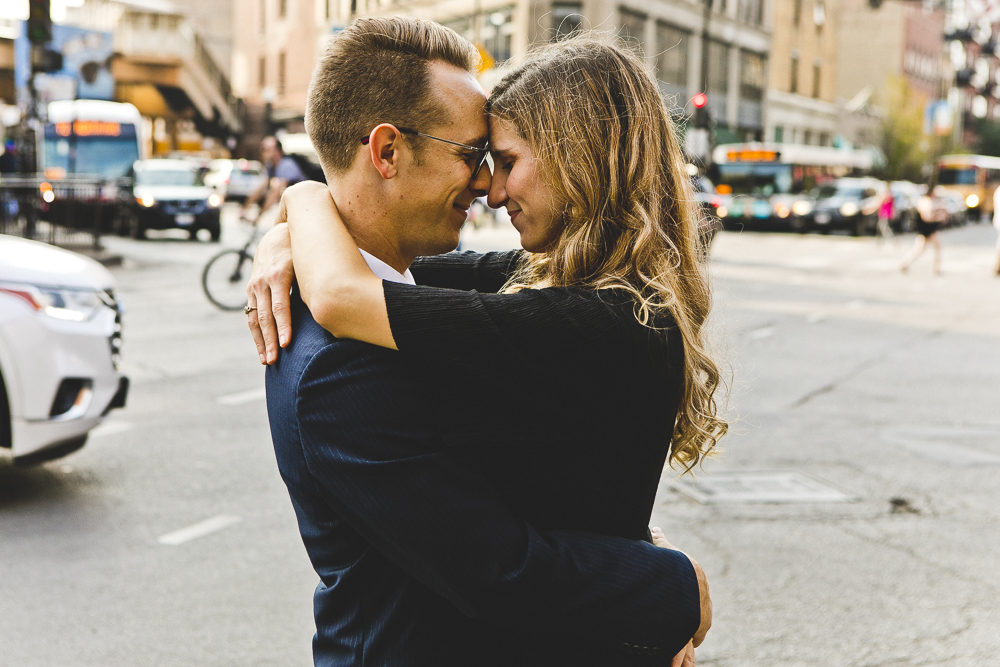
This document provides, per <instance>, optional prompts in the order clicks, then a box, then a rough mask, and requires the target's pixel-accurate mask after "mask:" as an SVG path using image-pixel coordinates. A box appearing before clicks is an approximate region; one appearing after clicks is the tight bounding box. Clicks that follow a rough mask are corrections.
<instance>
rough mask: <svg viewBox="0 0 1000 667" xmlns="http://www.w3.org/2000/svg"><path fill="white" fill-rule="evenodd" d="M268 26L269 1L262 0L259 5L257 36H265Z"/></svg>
mask: <svg viewBox="0 0 1000 667" xmlns="http://www.w3.org/2000/svg"><path fill="white" fill-rule="evenodd" d="M266 24H267V0H260V3H259V4H258V5H257V34H258V35H263V34H264V29H265V26H266Z"/></svg>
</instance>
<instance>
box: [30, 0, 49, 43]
mask: <svg viewBox="0 0 1000 667" xmlns="http://www.w3.org/2000/svg"><path fill="white" fill-rule="evenodd" d="M28 41H29V42H31V43H32V44H35V45H39V44H47V43H49V42H51V41H52V13H51V11H50V0H29V3H28Z"/></svg>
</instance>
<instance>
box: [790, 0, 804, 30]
mask: <svg viewBox="0 0 1000 667" xmlns="http://www.w3.org/2000/svg"><path fill="white" fill-rule="evenodd" d="M801 21H802V0H795V4H794V5H792V23H794V24H795V25H796V27H798V25H799V22H801Z"/></svg>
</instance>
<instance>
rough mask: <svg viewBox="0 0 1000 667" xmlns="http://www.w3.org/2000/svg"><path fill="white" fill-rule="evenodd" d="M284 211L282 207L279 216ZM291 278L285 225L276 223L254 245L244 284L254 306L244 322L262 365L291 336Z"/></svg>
mask: <svg viewBox="0 0 1000 667" xmlns="http://www.w3.org/2000/svg"><path fill="white" fill-rule="evenodd" d="M283 214H284V206H282V207H281V210H280V212H279V217H283ZM294 278H295V270H294V267H293V266H292V242H291V239H290V237H289V234H288V225H275V226H274V228H273V229H271V230H270V231H269V232H268V233H267V234H265V235H264V237H263V238H262V239H261V240H260V243H259V244H258V245H257V251H256V252H255V253H254V259H253V272H252V273H251V274H250V282H249V283H248V284H247V304H248V305H249V306H251V307H256V308H257V310H252V311H250V313H249V315H247V325H248V326H249V327H250V333H251V335H253V340H254V343H256V345H257V354H259V355H260V363H262V364H273V363H274V362H275V361H277V359H278V346H279V345H280V346H281V347H285V346H286V345H288V341H290V340H291V339H292V315H291V312H290V310H289V308H290V303H289V298H288V293H289V291H290V290H291V288H292V280H294Z"/></svg>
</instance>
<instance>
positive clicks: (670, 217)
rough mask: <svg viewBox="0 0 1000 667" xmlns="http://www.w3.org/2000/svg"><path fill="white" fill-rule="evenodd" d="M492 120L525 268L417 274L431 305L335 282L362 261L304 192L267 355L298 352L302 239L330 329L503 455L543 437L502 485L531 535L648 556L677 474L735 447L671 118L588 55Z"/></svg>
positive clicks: (391, 288) (648, 94)
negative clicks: (414, 375) (366, 349)
mask: <svg viewBox="0 0 1000 667" xmlns="http://www.w3.org/2000/svg"><path fill="white" fill-rule="evenodd" d="M487 110H488V115H489V119H490V150H491V153H492V156H493V163H494V171H493V174H492V182H491V186H490V191H489V197H488V201H489V204H490V206H492V207H493V208H499V207H500V206H504V207H506V209H507V211H508V213H509V214H510V217H511V222H512V224H513V225H514V227H515V228H516V229H517V230H518V232H519V233H520V237H521V244H522V246H523V248H524V250H523V251H514V252H508V253H488V254H485V255H480V254H475V253H451V254H448V255H442V256H438V257H430V258H420V259H418V260H417V261H416V262H415V263H414V264H413V265H412V266H411V270H412V274H413V276H414V278H415V279H416V282H417V283H418V284H417V285H407V284H402V283H393V282H388V281H386V282H382V281H379V279H378V278H376V277H375V276H374V274H372V273H371V272H370V271H367V270H356V267H357V265H356V264H352V266H351V267H346V266H342V265H339V264H338V263H336V262H333V263H331V261H330V258H331V257H333V256H338V255H339V256H341V257H344V256H346V255H345V254H344V253H346V252H353V253H357V249H356V246H355V245H353V241H352V239H351V236H350V234H349V233H347V231H346V229H345V228H344V227H343V226H342V225H341V224H340V218H339V215H338V212H337V208H336V205H335V204H334V202H333V200H332V199H331V197H330V195H329V193H328V192H326V191H325V189H324V188H321V187H319V186H315V185H312V186H305V184H303V185H299V186H295V187H293V188H290V189H289V190H288V191H287V192H286V194H285V200H284V211H285V212H286V215H287V222H288V225H287V231H286V230H285V229H277V230H276V231H274V232H271V233H269V234H270V235H272V238H269V239H268V240H267V241H266V242H264V243H262V249H261V251H260V252H259V253H258V260H257V264H258V267H255V278H254V279H253V280H252V281H251V285H250V287H249V288H248V291H249V293H250V299H251V304H254V305H256V306H257V307H258V308H260V309H261V310H262V311H264V312H265V313H268V316H267V317H265V318H264V320H265V322H264V324H265V326H264V331H261V329H260V328H259V326H258V324H257V323H258V318H256V317H253V316H251V318H250V321H251V329H252V330H253V333H254V337H255V340H256V341H257V344H258V350H259V351H260V353H261V358H262V360H265V361H266V362H267V363H271V362H273V361H274V360H275V359H276V357H277V354H276V352H277V338H278V335H277V333H276V332H280V335H281V344H282V345H286V344H287V343H288V342H289V336H290V335H291V332H290V330H289V323H288V321H287V318H284V319H283V320H282V321H280V322H278V323H277V328H275V325H274V323H273V322H271V320H270V315H269V313H270V310H271V308H270V301H271V299H275V300H276V301H277V299H278V296H275V295H281V294H287V292H288V289H287V288H288V286H289V285H290V284H291V276H292V267H291V266H290V265H289V264H288V263H287V261H286V260H284V259H283V258H284V257H285V256H286V253H287V250H288V244H289V238H290V248H291V258H292V261H293V262H294V272H295V275H296V276H297V278H298V288H299V292H300V295H301V297H302V299H303V301H304V302H305V303H306V304H307V305H308V307H309V309H310V311H311V312H312V314H313V317H314V318H315V319H316V321H317V322H318V323H319V324H320V325H322V326H323V327H324V328H326V329H327V330H329V331H330V332H331V333H333V334H334V335H336V336H337V337H341V338H353V339H356V340H361V341H366V342H369V343H373V344H375V345H381V346H383V347H388V348H392V349H397V350H398V351H399V353H400V355H402V358H404V359H405V360H407V361H408V362H412V363H415V364H418V365H421V364H422V365H425V366H426V367H427V368H428V369H433V371H434V376H435V377H437V378H439V379H440V380H441V383H442V385H445V386H448V387H450V390H451V395H452V396H454V400H455V414H456V418H461V415H463V414H465V412H466V411H469V412H470V413H472V414H476V415H482V414H483V413H484V407H483V406H487V407H486V408H485V410H487V411H488V412H493V413H502V415H503V419H502V420H500V419H492V420H490V421H489V423H488V424H482V425H481V429H482V430H484V431H485V430H488V431H489V433H488V434H487V433H484V435H488V436H489V438H490V441H491V442H499V443H508V444H504V445H502V446H503V447H510V448H518V447H525V446H528V445H526V444H525V443H522V442H521V436H523V434H527V433H530V434H532V438H531V444H530V446H531V447H532V449H531V451H530V452H529V457H530V460H532V461H533V463H534V465H532V466H531V467H530V469H525V467H524V466H519V467H517V468H516V469H515V468H512V469H507V470H503V469H498V470H496V471H495V474H496V475H497V476H498V477H500V478H502V479H503V483H504V486H505V488H507V489H509V490H510V491H509V492H508V493H507V494H506V500H507V501H508V502H509V503H510V505H511V507H512V509H513V510H514V511H515V513H516V514H517V515H518V516H522V517H524V518H526V519H527V520H528V521H529V522H531V523H532V525H534V526H536V527H542V528H544V527H550V526H551V527H559V528H563V529H567V528H568V529H579V530H587V531H593V532H599V533H604V534H609V535H617V536H621V537H626V538H631V539H643V538H645V537H646V535H647V526H648V523H649V519H650V514H651V511H652V507H653V501H654V497H655V494H656V491H657V487H658V485H659V481H660V476H661V473H662V471H663V468H664V465H665V463H667V464H669V465H671V466H675V467H679V468H681V469H683V470H685V471H686V470H689V469H691V468H692V467H694V466H696V465H698V464H699V463H700V462H701V461H702V460H703V458H704V457H705V456H706V455H708V454H709V452H711V450H712V449H713V448H714V447H715V445H716V443H717V442H718V440H719V438H720V437H722V435H723V434H724V433H725V432H726V429H727V424H726V422H725V420H724V419H723V418H722V417H721V416H720V415H719V410H718V408H717V406H716V391H717V390H718V388H719V386H720V371H719V367H718V365H717V363H716V362H715V361H714V360H713V358H712V356H711V354H710V353H709V351H708V344H707V341H706V319H707V317H708V314H709V309H710V291H709V284H708V280H707V276H706V274H705V268H704V266H703V265H702V264H701V263H700V262H699V252H700V249H699V239H698V217H697V216H698V212H697V211H698V209H697V204H696V200H695V198H694V196H693V194H692V192H691V186H690V183H689V180H688V177H687V174H686V171H685V161H684V160H683V158H682V155H681V151H680V148H679V145H678V141H677V136H676V133H675V129H674V127H673V124H672V122H671V120H670V115H669V113H668V111H667V109H666V107H665V106H664V104H663V101H662V99H661V97H660V94H659V90H658V88H657V85H656V83H655V81H654V80H653V78H652V77H651V76H650V74H649V73H648V71H647V70H646V68H645V65H644V63H643V61H642V60H641V59H640V58H639V57H637V56H636V55H635V54H633V53H631V52H629V51H627V50H624V49H622V48H619V47H618V46H615V45H613V44H609V43H607V42H605V41H603V40H600V39H595V38H591V37H577V38H572V39H568V40H565V41H561V42H558V43H556V44H553V45H550V46H547V47H545V48H544V49H541V50H540V51H538V52H535V53H533V54H531V56H530V57H529V58H528V59H527V60H526V61H525V62H524V63H523V64H521V65H520V66H518V67H516V68H514V69H512V70H511V71H510V72H509V73H507V74H506V76H504V77H503V79H502V80H501V81H500V83H499V84H498V85H497V86H496V87H495V88H494V90H493V91H492V94H491V95H490V98H489V102H488V106H487ZM279 227H282V228H283V227H285V226H284V225H281V226H279ZM274 266H278V267H279V269H278V270H277V271H275V270H274ZM261 267H265V268H261ZM276 274H277V275H280V276H281V277H280V279H272V280H271V281H270V282H269V279H267V278H266V277H265V276H266V275H272V276H273V275H276ZM280 310H284V309H280ZM362 312H376V313H378V316H377V317H357V316H356V315H357V314H358V313H362ZM472 427H475V424H472ZM477 437H478V434H477ZM539 443H543V446H542V445H539ZM501 467H502V466H501Z"/></svg>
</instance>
